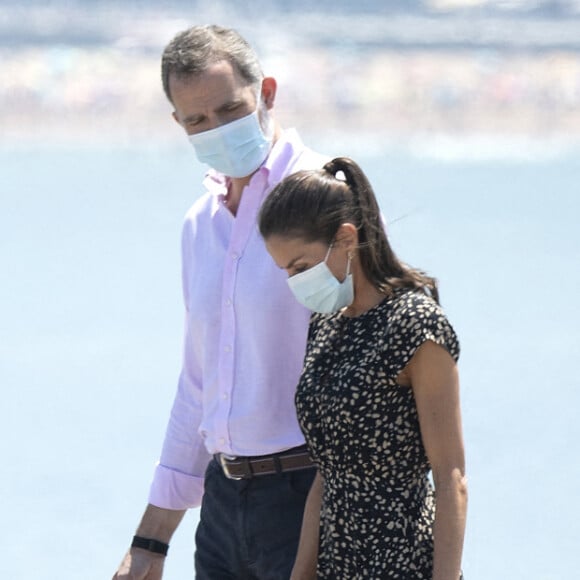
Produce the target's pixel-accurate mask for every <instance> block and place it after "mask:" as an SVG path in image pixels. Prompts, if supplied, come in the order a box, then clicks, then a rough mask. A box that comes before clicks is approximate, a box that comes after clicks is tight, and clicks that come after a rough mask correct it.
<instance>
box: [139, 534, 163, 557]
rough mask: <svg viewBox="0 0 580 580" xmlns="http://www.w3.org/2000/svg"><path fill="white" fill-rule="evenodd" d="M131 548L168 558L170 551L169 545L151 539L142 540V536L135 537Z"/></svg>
mask: <svg viewBox="0 0 580 580" xmlns="http://www.w3.org/2000/svg"><path fill="white" fill-rule="evenodd" d="M131 547H132V548H141V549H142V550H147V551H149V552H154V553H155V554H163V556H167V551H168V550H169V544H166V543H165V542H160V541H159V540H153V539H151V538H142V537H141V536H133V542H131Z"/></svg>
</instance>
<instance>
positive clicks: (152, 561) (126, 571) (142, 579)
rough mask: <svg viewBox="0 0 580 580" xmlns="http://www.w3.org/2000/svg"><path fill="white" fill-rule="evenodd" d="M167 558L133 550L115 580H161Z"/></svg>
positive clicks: (129, 552) (136, 549)
mask: <svg viewBox="0 0 580 580" xmlns="http://www.w3.org/2000/svg"><path fill="white" fill-rule="evenodd" d="M164 563H165V556H162V555H161V554H154V553H153V552H148V551H147V550H141V549H140V548H131V549H130V550H129V551H128V552H127V554H125V557H124V558H123V561H122V562H121V565H120V566H119V569H118V570H117V573H116V574H115V575H114V576H113V580H161V578H162V576H163V564H164Z"/></svg>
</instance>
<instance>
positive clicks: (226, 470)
mask: <svg viewBox="0 0 580 580" xmlns="http://www.w3.org/2000/svg"><path fill="white" fill-rule="evenodd" d="M219 458H220V465H221V467H222V471H223V472H224V475H225V476H226V477H227V478H228V479H233V480H234V481H240V480H242V479H244V478H243V476H241V475H232V474H231V473H230V469H229V466H228V464H227V463H226V461H228V460H229V461H233V460H234V459H237V457H236V456H235V455H227V454H226V453H220V454H219Z"/></svg>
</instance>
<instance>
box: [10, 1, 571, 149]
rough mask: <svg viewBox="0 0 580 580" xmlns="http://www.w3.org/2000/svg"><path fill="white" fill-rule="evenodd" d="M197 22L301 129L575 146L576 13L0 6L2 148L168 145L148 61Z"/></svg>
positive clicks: (378, 5)
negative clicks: (267, 87) (252, 66)
mask: <svg viewBox="0 0 580 580" xmlns="http://www.w3.org/2000/svg"><path fill="white" fill-rule="evenodd" d="M209 22H217V23H220V22H223V23H225V24H227V25H229V26H235V27H237V28H238V29H239V30H240V32H242V34H244V35H245V36H246V37H247V38H248V39H249V40H250V42H252V43H253V44H254V45H255V46H256V48H257V49H258V52H259V54H260V55H261V57H262V61H263V63H264V67H265V73H266V74H272V75H273V76H275V77H276V78H277V80H278V82H279V85H280V91H279V101H278V107H277V111H278V115H279V117H281V120H282V121H283V122H285V119H286V118H287V119H291V120H292V124H296V120H297V119H299V122H300V124H301V128H302V129H312V130H314V131H317V132H319V131H325V130H326V131H332V130H333V129H336V130H340V131H344V130H346V131H350V130H353V131H356V134H357V135H364V134H367V133H375V134H376V133H378V134H386V135H387V134H388V135H391V136H395V137H396V136H404V135H408V134H413V133H423V134H424V133H427V134H428V133H445V134H460V135H463V134H474V133H475V134H482V133H483V134H486V133H493V134H496V135H497V134H500V135H501V134H511V135H513V134H516V135H517V134H524V135H531V136H538V137H545V136H553V135H555V134H557V135H563V136H570V137H577V136H579V135H580V0H568V1H547V0H544V1H540V0H526V1H516V0H512V1H508V0H495V1H494V0H424V1H411V0H405V1H392V2H375V1H369V0H360V1H359V2H357V3H352V2H351V1H350V0H344V1H339V0H332V1H328V0H320V1H317V2H307V1H305V0H293V1H292V2H286V1H285V0H271V1H265V0H248V1H247V2H236V1H233V0H198V1H195V0H193V1H189V2H185V1H184V2H179V1H177V0H166V1H165V0H164V1H163V2H154V1H152V0H149V1H132V2H124V3H122V4H121V3H118V2H112V1H107V0H83V1H81V0H68V1H67V0H48V1H46V0H45V1H44V2H36V0H32V1H31V2H27V3H21V2H4V3H2V4H0V61H1V62H2V66H1V67H0V142H1V141H6V140H10V141H12V142H14V141H19V140H23V141H30V140H39V139H40V140H43V141H44V140H46V139H51V140H57V141H60V140H65V141H66V140H75V141H79V140H83V139H89V140H91V141H94V140H95V139H99V138H102V139H104V140H106V141H107V142H110V141H111V139H113V140H120V141H124V140H132V139H136V138H137V139H147V138H155V139H164V138H170V136H173V132H172V131H171V128H170V127H169V123H168V122H167V114H168V112H169V111H170V108H169V105H168V104H167V103H166V101H165V97H164V96H163V94H162V90H161V84H160V80H159V56H160V53H161V51H162V49H163V46H164V45H165V44H166V43H167V41H168V40H169V39H170V38H171V37H172V36H173V34H174V33H175V32H176V31H179V30H181V29H184V28H186V27H188V26H189V25H191V24H192V23H209ZM298 115H299V116H298Z"/></svg>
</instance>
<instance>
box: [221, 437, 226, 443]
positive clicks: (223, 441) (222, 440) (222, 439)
mask: <svg viewBox="0 0 580 580" xmlns="http://www.w3.org/2000/svg"><path fill="white" fill-rule="evenodd" d="M225 442H226V440H225V439H224V438H223V437H220V443H221V444H222V445H223V444H224V443H225Z"/></svg>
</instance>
